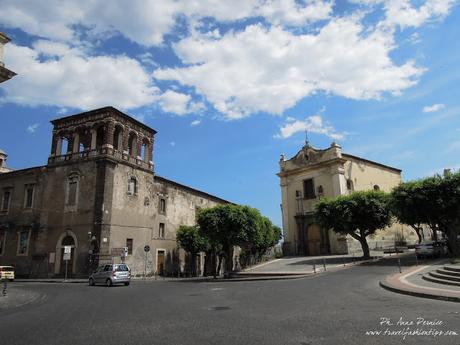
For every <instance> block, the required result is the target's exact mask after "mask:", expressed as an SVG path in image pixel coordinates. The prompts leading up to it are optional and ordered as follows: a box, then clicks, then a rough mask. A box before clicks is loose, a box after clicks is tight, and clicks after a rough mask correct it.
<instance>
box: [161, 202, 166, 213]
mask: <svg viewBox="0 0 460 345" xmlns="http://www.w3.org/2000/svg"><path fill="white" fill-rule="evenodd" d="M160 213H163V214H164V213H166V199H163V198H161V199H160Z"/></svg>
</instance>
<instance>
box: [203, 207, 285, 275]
mask: <svg viewBox="0 0 460 345" xmlns="http://www.w3.org/2000/svg"><path fill="white" fill-rule="evenodd" d="M197 223H198V226H199V228H200V232H201V234H202V235H203V236H204V237H206V238H208V239H209V243H210V244H211V246H217V245H218V246H219V247H220V248H221V250H222V252H223V253H224V255H225V258H226V276H229V275H231V272H232V270H233V247H234V246H242V245H246V246H250V247H251V248H256V249H257V250H258V251H262V250H266V249H267V248H268V247H270V246H273V245H275V244H276V243H277V242H278V241H279V239H280V236H281V230H280V229H279V228H278V227H275V226H274V225H273V224H272V223H271V221H270V220H269V219H268V218H266V217H263V216H262V215H261V214H260V212H259V211H258V210H257V209H255V208H252V207H249V206H241V205H233V204H226V205H218V206H215V207H211V208H207V209H201V210H200V211H199V212H198V215H197Z"/></svg>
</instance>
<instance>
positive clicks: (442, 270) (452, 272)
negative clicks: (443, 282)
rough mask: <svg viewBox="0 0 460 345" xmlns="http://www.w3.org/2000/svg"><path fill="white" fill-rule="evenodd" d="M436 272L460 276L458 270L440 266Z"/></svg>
mask: <svg viewBox="0 0 460 345" xmlns="http://www.w3.org/2000/svg"><path fill="white" fill-rule="evenodd" d="M436 272H437V273H439V274H444V275H448V276H452V277H460V272H456V271H449V270H446V269H442V268H440V269H437V270H436Z"/></svg>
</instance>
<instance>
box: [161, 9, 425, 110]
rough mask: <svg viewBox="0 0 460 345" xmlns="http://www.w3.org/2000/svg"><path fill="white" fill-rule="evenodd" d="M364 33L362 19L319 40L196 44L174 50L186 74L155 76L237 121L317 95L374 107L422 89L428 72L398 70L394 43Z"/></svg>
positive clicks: (238, 35)
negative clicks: (419, 82)
mask: <svg viewBox="0 0 460 345" xmlns="http://www.w3.org/2000/svg"><path fill="white" fill-rule="evenodd" d="M364 31H365V27H364V26H363V25H362V24H361V23H360V22H359V20H358V19H356V18H335V19H333V20H331V21H330V22H329V23H328V24H326V25H325V26H324V27H323V28H322V29H321V30H320V31H319V32H318V33H309V34H301V35H295V34H293V33H291V32H289V31H286V30H283V29H282V28H280V27H271V28H266V27H264V26H262V25H259V24H256V25H250V26H247V27H246V28H245V29H244V30H243V31H240V32H234V31H231V32H228V33H227V34H225V35H224V36H223V37H222V38H221V39H217V40H216V39H211V38H209V37H204V36H201V37H197V36H194V37H188V38H185V39H183V40H182V41H180V42H178V43H177V44H176V45H175V47H174V49H175V52H176V54H177V55H178V56H179V57H180V58H181V60H182V61H183V62H184V63H185V64H186V66H185V67H177V68H163V69H157V70H156V71H155V72H154V76H155V77H156V78H157V79H161V80H175V81H178V82H179V83H181V84H182V85H187V86H192V87H194V88H195V90H196V91H197V93H199V94H201V95H203V96H204V97H205V98H206V99H207V100H208V101H209V102H210V103H212V104H213V106H214V107H215V108H216V109H217V110H219V111H220V112H221V113H223V114H225V115H226V116H227V117H228V118H230V119H237V118H242V117H244V116H248V115H249V114H251V113H254V112H258V111H264V112H268V113H272V114H281V113H283V112H284V111H285V110H286V109H288V108H290V107H292V106H294V105H295V104H296V103H297V102H298V101H299V100H301V99H302V98H304V97H306V96H308V95H311V94H312V93H315V92H317V91H322V92H326V93H330V94H334V95H339V96H343V97H347V98H351V99H372V98H379V97H381V96H382V94H384V93H391V94H399V93H400V92H401V91H402V90H404V89H406V88H408V87H410V86H412V85H414V84H415V83H416V79H417V77H418V76H419V75H420V74H421V73H422V72H423V69H421V68H418V67H416V66H415V63H414V62H413V61H408V62H406V63H404V64H402V65H396V64H395V63H393V61H392V60H391V58H390V56H389V54H390V52H391V51H392V50H393V49H394V47H395V46H394V42H393V37H392V35H389V34H388V33H387V32H384V31H381V30H375V31H373V32H366V33H364Z"/></svg>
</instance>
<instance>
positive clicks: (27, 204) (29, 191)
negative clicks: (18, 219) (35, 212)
mask: <svg viewBox="0 0 460 345" xmlns="http://www.w3.org/2000/svg"><path fill="white" fill-rule="evenodd" d="M33 203H34V185H33V184H27V185H26V187H25V195H24V208H32V206H33Z"/></svg>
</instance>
